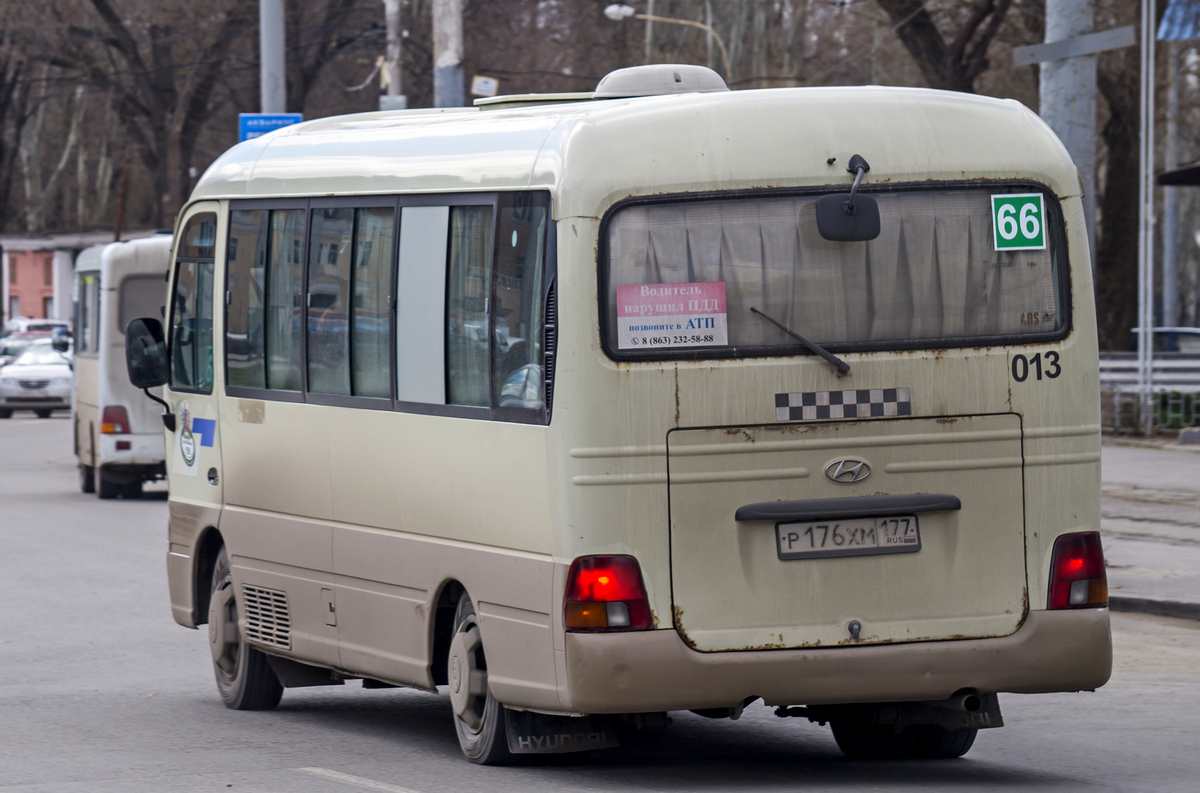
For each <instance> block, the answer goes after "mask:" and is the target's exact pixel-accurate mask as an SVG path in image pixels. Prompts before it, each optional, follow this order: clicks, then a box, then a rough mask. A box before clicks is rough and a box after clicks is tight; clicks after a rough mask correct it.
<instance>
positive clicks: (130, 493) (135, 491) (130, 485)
mask: <svg viewBox="0 0 1200 793" xmlns="http://www.w3.org/2000/svg"><path fill="white" fill-rule="evenodd" d="M141 497H142V480H140V479H138V480H136V481H134V482H126V483H125V484H123V485H121V498H141Z"/></svg>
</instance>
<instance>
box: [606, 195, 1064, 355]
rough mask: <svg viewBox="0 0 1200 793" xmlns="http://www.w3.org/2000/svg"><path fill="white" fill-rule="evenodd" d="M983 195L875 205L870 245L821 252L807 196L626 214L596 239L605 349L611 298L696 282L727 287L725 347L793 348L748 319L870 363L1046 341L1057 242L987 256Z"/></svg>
mask: <svg viewBox="0 0 1200 793" xmlns="http://www.w3.org/2000/svg"><path fill="white" fill-rule="evenodd" d="M995 192H997V191H996V190H987V189H946V190H923V191H906V192H896V193H882V194H878V193H877V194H874V197H875V198H876V200H877V201H878V202H879V213H880V224H881V228H882V231H881V233H880V235H879V237H878V238H876V239H874V240H871V241H869V242H830V241H828V240H825V239H823V238H822V237H821V235H820V234H819V233H818V231H817V224H816V215H815V206H816V200H817V198H818V197H819V196H815V195H813V196H790V197H771V198H731V199H726V200H707V201H690V202H680V203H664V204H642V205H633V206H628V207H626V208H624V209H621V210H619V211H618V212H617V213H615V214H614V215H613V217H612V219H611V220H610V222H609V225H608V250H609V255H608V268H609V270H608V275H609V278H608V302H607V306H608V312H607V316H606V317H605V321H606V322H607V325H608V327H607V330H608V339H609V340H610V344H611V345H612V346H613V347H615V346H616V341H615V339H616V338H617V308H616V288H617V286H618V285H625V284H679V283H702V282H723V283H724V285H725V294H726V304H727V311H728V318H727V323H728V343H729V346H730V347H757V348H770V347H781V348H783V347H786V348H794V347H795V346H796V345H795V343H794V342H793V341H792V340H791V339H789V338H788V337H787V336H786V335H784V334H783V333H782V332H781V331H780V330H779V329H777V328H775V327H774V326H772V325H771V324H770V323H768V322H766V321H765V320H763V319H762V318H761V317H759V316H757V315H755V314H753V313H752V312H751V311H750V308H751V307H752V306H753V307H756V308H758V309H760V310H761V311H764V312H766V313H767V314H769V315H771V316H772V317H774V318H775V319H777V320H779V321H780V322H782V323H784V324H786V325H788V326H789V327H791V328H792V329H793V330H795V331H796V332H797V333H800V334H801V335H804V336H807V337H809V338H811V339H813V340H814V341H817V342H820V343H824V344H832V345H847V346H853V345H858V344H867V343H869V344H870V345H871V348H875V349H877V348H879V347H881V346H882V347H884V348H886V347H887V345H888V344H889V343H896V344H898V345H899V344H903V345H904V346H907V347H911V346H913V344H912V342H914V341H921V340H928V341H929V342H930V343H931V345H930V346H945V345H946V343H947V342H950V344H951V345H952V344H953V343H954V342H956V341H967V340H971V339H983V338H990V337H1007V336H1017V337H1020V336H1022V335H1033V334H1043V335H1044V334H1046V333H1047V332H1053V331H1055V330H1058V329H1060V328H1061V327H1062V323H1063V322H1064V321H1065V316H1064V313H1065V312H1064V310H1063V306H1062V295H1061V294H1060V288H1059V283H1060V281H1059V274H1058V268H1059V267H1063V266H1065V256H1063V255H1062V253H1060V252H1059V251H1057V250H1056V247H1057V246H1056V244H1055V243H1056V242H1057V239H1058V237H1059V235H1058V234H1056V233H1050V234H1048V235H1047V236H1048V237H1049V239H1050V244H1049V246H1048V247H1047V249H1045V250H1030V251H996V250H995V247H994V244H993V236H992V234H993V232H992V213H991V195H992V194H993V193H995ZM1052 202H1053V198H1051V197H1049V196H1047V197H1046V199H1045V203H1046V205H1047V209H1050V205H1051V203H1052ZM1046 217H1047V218H1048V220H1047V224H1049V223H1050V222H1055V223H1061V221H1058V220H1057V213H1056V212H1047V213H1046ZM1048 230H1049V229H1048ZM1060 258H1061V259H1063V262H1062V263H1061V264H1060V262H1059V259H1060ZM662 352H667V351H662Z"/></svg>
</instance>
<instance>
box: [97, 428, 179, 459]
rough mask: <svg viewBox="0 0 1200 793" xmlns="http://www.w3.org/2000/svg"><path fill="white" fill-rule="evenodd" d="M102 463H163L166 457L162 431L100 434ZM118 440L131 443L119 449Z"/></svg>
mask: <svg viewBox="0 0 1200 793" xmlns="http://www.w3.org/2000/svg"><path fill="white" fill-rule="evenodd" d="M98 441H99V444H98V446H99V452H100V465H102V466H109V465H162V463H163V460H164V459H165V458H166V452H165V451H164V445H163V436H162V433H161V432H155V433H141V434H136V435H135V434H123V435H108V434H105V435H100V436H98ZM118 441H123V442H125V443H128V444H129V448H128V449H118V448H117V443H118Z"/></svg>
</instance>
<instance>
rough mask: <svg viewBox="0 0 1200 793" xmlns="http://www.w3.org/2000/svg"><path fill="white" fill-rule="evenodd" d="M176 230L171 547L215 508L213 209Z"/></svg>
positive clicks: (208, 521) (197, 208)
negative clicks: (180, 232) (177, 231)
mask: <svg viewBox="0 0 1200 793" xmlns="http://www.w3.org/2000/svg"><path fill="white" fill-rule="evenodd" d="M182 228H183V232H182V234H181V235H180V236H179V238H178V241H177V242H176V249H175V251H174V254H175V256H174V261H173V262H172V273H171V275H172V277H171V293H170V301H171V303H170V308H169V313H168V315H167V325H168V328H167V332H168V334H169V350H170V356H171V361H170V379H169V380H168V382H167V389H166V393H167V402H168V403H169V404H170V406H171V412H173V413H174V414H175V431H174V432H173V433H171V432H168V433H167V437H166V458H167V473H168V475H169V476H170V483H171V495H170V511H171V528H172V541H175V540H176V538H177V537H178V538H180V539H182V538H183V537H194V536H196V532H197V531H198V530H199V529H202V528H204V526H215V525H217V522H218V517H219V515H220V508H221V445H220V439H219V436H218V423H217V396H216V394H217V392H216V386H217V384H216V377H217V372H218V368H217V367H215V366H214V365H213V340H214V338H215V336H214V331H215V330H216V329H215V328H214V327H213V324H214V323H213V317H214V316H215V315H216V314H217V313H218V312H215V311H214V286H215V280H216V250H217V242H218V240H217V204H216V203H215V202H205V203H202V204H196V205H194V206H192V207H190V208H189V209H188V211H187V214H186V215H185V217H184V219H183V223H182ZM177 528H178V530H179V531H178V532H177V531H176V529H177ZM172 550H176V549H175V548H172ZM187 552H188V553H190V551H187Z"/></svg>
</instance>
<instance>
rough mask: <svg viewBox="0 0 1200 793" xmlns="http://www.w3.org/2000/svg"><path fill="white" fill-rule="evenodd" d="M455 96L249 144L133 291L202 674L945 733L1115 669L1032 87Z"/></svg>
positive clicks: (1092, 454) (576, 744)
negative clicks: (161, 290) (143, 290)
mask: <svg viewBox="0 0 1200 793" xmlns="http://www.w3.org/2000/svg"><path fill="white" fill-rule="evenodd" d="M480 105H481V106H480V107H477V108H458V109H454V110H447V111H444V112H439V111H428V110H421V111H408V112H405V111H401V112H382V113H368V114H363V115H358V116H350V117H345V118H326V119H319V120H316V121H311V122H308V123H305V124H299V125H296V126H292V127H288V128H287V129H285V130H280V131H278V132H275V133H272V134H270V135H266V136H264V137H261V138H258V139H256V140H253V141H248V142H246V143H243V144H241V145H239V146H236V147H234V148H233V149H231V150H230V151H229V152H227V153H226V154H225V155H223V156H222V157H221V158H220V159H218V160H217V161H216V162H215V163H214V164H213V166H212V167H211V168H209V170H208V172H207V173H206V174H205V175H204V177H203V178H202V179H201V180H200V181H199V183H198V185H197V187H196V189H195V192H194V193H193V195H192V197H191V199H190V201H189V203H188V205H187V206H186V207H185V208H184V209H183V211H182V212H181V213H180V215H179V220H178V224H177V229H176V235H177V243H176V247H175V253H174V256H175V260H174V263H173V265H172V280H171V285H170V294H171V296H172V297H171V300H172V303H171V307H170V308H169V310H168V316H167V319H168V322H167V323H166V326H167V327H166V329H165V332H164V328H163V327H162V323H159V322H158V321H157V319H153V318H156V317H157V312H151V313H150V314H149V316H150V317H152V319H150V320H147V321H145V322H143V323H138V324H135V325H134V326H131V328H130V332H129V339H130V345H129V348H130V353H129V364H130V373H131V377H132V378H134V381H135V382H137V383H138V384H140V385H144V386H147V387H153V386H157V385H162V384H166V388H165V391H164V399H165V400H166V402H165V404H166V406H167V407H168V410H169V413H170V415H168V416H167V417H166V419H165V422H166V424H167V426H168V427H169V428H170V431H169V434H168V436H167V470H168V475H169V479H170V523H169V527H168V533H169V534H168V549H167V550H168V552H167V568H168V577H169V581H170V591H171V603H172V609H173V612H174V616H175V619H176V620H177V621H178V622H179V623H181V624H183V625H185V626H188V627H192V628H195V627H197V626H199V625H201V624H204V623H206V622H207V623H208V624H209V629H208V630H207V631H205V634H204V635H205V636H206V637H207V639H208V641H209V645H210V647H209V649H210V650H211V652H212V659H213V668H214V673H215V676H216V679H217V686H218V690H219V692H220V695H221V697H222V699H223V700H224V702H225V704H226V705H227V706H229V707H231V708H237V709H265V708H271V707H274V706H275V705H276V704H277V703H278V702H279V700H280V696H281V695H282V693H283V690H284V688H286V687H291V686H306V685H332V684H340V683H342V682H344V681H345V680H348V679H354V678H359V679H362V680H363V685H365V686H366V687H380V686H383V685H403V686H412V687H416V688H420V689H424V690H427V691H430V692H435V691H437V690H438V687H439V686H441V687H444V688H443V689H442V690H443V691H447V692H448V693H449V696H448V702H447V703H446V707H447V709H448V710H450V711H451V712H452V714H453V719H454V724H455V728H456V730H457V734H458V738H459V741H460V744H461V746H462V749H463V752H464V754H465V755H466V756H467V757H468V758H469V759H471V760H472V761H474V762H479V763H502V762H510V761H512V760H513V759H514V757H516V756H518V755H521V754H524V753H534V752H548V751H549V752H575V751H587V750H591V749H595V748H600V747H611V746H613V745H614V744H615V743H616V742H617V741H618V740H619V739H620V735H621V732H622V731H623V730H626V729H638V728H643V729H645V728H651V727H662V726H665V724H666V723H667V719H666V713H667V712H668V711H672V710H693V711H696V712H699V713H701V714H702V715H705V716H713V717H729V718H738V717H739V716H740V715H741V713H742V711H743V709H744V708H746V707H748V706H750V704H751V703H753V702H755V701H756V700H760V699H761V700H762V702H764V703H765V704H767V705H769V706H772V707H774V708H777V710H776V713H777V714H778V715H780V716H798V717H801V718H808V719H810V720H813V721H818V722H825V723H829V724H830V725H831V727H832V730H833V733H834V736H835V738H836V739H837V741H838V745H839V746H840V747H841V748H842V749H843V751H844V752H846V753H847V754H848V755H850V756H853V757H887V758H915V757H925V758H937V757H941V758H947V757H957V756H960V755H962V754H963V753H965V752H966V751H967V750H968V749H969V748H970V747H971V745H972V743H973V742H974V740H975V737H976V732H977V731H978V730H979V729H982V728H993V727H999V726H1001V724H1002V720H1001V716H1000V704H999V703H1000V700H999V697H1000V696H1001V695H1004V694H1005V692H1020V693H1039V692H1054V691H1080V690H1090V689H1095V688H1097V687H1099V686H1101V685H1103V684H1104V683H1105V682H1106V681H1107V679H1108V677H1109V673H1110V671H1111V664H1112V652H1111V639H1110V635H1109V615H1108V608H1107V584H1106V579H1105V572H1104V560H1103V555H1102V552H1101V548H1100V542H1099V534H1098V531H1097V530H1098V528H1099V522H1100V509H1099V503H1100V501H1099V500H1100V496H1099V483H1100V475H1099V465H1100V423H1099V391H1098V385H1097V382H1098V369H1097V343H1096V322H1095V314H1094V305H1093V298H1092V280H1091V268H1090V266H1089V261H1090V259H1089V254H1088V247H1087V245H1088V243H1087V237H1086V235H1085V233H1084V227H1085V225H1084V222H1083V218H1084V216H1083V204H1082V202H1081V197H1080V189H1079V180H1078V178H1077V175H1076V170H1075V167H1074V165H1073V164H1072V162H1071V160H1070V157H1069V156H1068V155H1067V152H1066V150H1065V149H1064V148H1063V146H1062V144H1061V143H1060V142H1059V140H1058V139H1057V138H1056V137H1055V136H1054V133H1053V132H1051V131H1050V129H1049V128H1048V127H1047V126H1046V125H1045V124H1044V123H1043V122H1042V121H1041V120H1039V119H1038V118H1037V116H1036V115H1034V114H1033V113H1032V112H1030V111H1029V110H1028V109H1026V108H1025V107H1023V106H1021V105H1020V104H1019V103H1017V102H1013V101H1002V100H996V99H989V98H985V97H980V96H972V95H965V94H956V93H951V92H943V91H927V90H917V89H897V88H880V87H860V88H795V89H792V88H788V89H769V90H750V91H738V92H729V91H728V89H727V88H726V86H725V84H724V83H723V82H722V81H721V80H720V78H719V77H718V76H717V75H716V74H714V73H713V72H711V71H709V70H707V69H702V68H700V67H687V66H671V65H657V66H650V67H638V68H635V69H629V70H621V71H618V72H615V73H613V74H611V75H609V76H608V77H606V78H605V79H604V80H602V81H601V83H600V85H599V86H598V87H597V90H596V91H595V92H594V93H589V94H581V95H575V96H563V95H552V96H546V97H538V96H517V97H497V98H494V99H489V100H481V102H480ZM1058 702H1059V703H1060V707H1061V708H1069V707H1071V705H1072V704H1073V703H1072V701H1071V700H1067V699H1061V700H1058ZM1078 704H1080V705H1083V704H1084V703H1078ZM1080 718H1084V716H1083V714H1081V715H1080Z"/></svg>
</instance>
